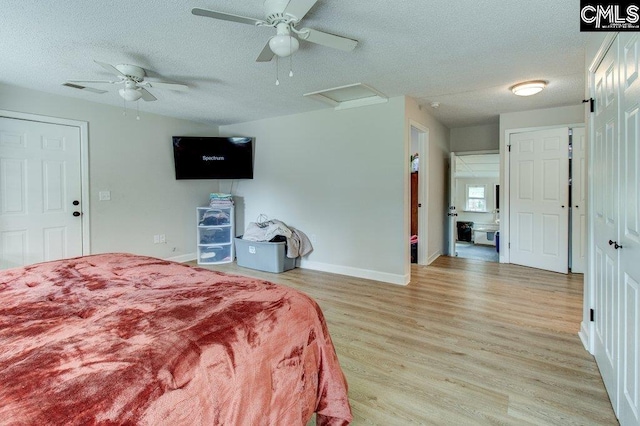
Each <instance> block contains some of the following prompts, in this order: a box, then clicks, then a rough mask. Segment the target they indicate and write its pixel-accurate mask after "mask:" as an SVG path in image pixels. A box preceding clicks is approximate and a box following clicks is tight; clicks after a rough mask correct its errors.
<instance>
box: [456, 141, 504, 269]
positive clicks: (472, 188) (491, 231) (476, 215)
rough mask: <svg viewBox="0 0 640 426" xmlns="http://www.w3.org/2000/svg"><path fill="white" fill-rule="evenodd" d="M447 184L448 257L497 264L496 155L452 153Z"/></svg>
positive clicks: (497, 162)
mask: <svg viewBox="0 0 640 426" xmlns="http://www.w3.org/2000/svg"><path fill="white" fill-rule="evenodd" d="M450 182H451V187H450V192H449V194H450V204H449V212H448V217H449V229H450V230H451V233H450V236H449V253H450V255H451V256H454V257H461V258H466V259H475V260H481V261H485V262H498V261H499V253H498V250H499V244H498V241H499V237H500V234H499V231H500V206H499V204H498V203H499V199H500V196H499V194H500V154H499V153H498V152H496V151H483V152H470V153H452V154H451V179H450Z"/></svg>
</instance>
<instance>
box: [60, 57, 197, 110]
mask: <svg viewBox="0 0 640 426" xmlns="http://www.w3.org/2000/svg"><path fill="white" fill-rule="evenodd" d="M94 62H95V63H96V64H98V65H100V66H101V67H102V68H104V69H105V70H107V71H109V72H110V73H111V74H114V75H115V76H116V77H118V79H117V80H67V82H68V83H90V84H122V85H124V87H123V88H122V89H120V90H119V91H118V92H119V93H120V96H122V98H123V99H124V100H125V101H129V102H133V101H137V100H138V99H140V98H142V100H144V101H147V102H150V101H155V100H156V99H157V98H156V97H155V96H153V95H152V94H151V92H149V91H148V90H147V89H170V90H178V91H185V90H187V89H189V87H187V86H185V85H184V84H176V83H166V82H162V81H147V80H145V79H144V77H145V76H146V75H147V73H146V72H145V70H144V68H141V67H139V66H136V65H128V64H120V65H115V66H114V65H110V64H106V63H104V62H99V61H94ZM91 91H93V92H98V93H104V91H100V90H95V89H94V90H91Z"/></svg>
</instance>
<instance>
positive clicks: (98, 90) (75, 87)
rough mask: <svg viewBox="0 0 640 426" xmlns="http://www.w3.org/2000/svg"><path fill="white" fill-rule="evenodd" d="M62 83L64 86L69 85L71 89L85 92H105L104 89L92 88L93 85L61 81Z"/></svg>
mask: <svg viewBox="0 0 640 426" xmlns="http://www.w3.org/2000/svg"><path fill="white" fill-rule="evenodd" d="M62 85H63V86H66V87H71V88H72V89H79V90H86V91H87V92H93V93H107V91H106V90H100V89H94V88H93V87H86V86H81V85H79V84H74V83H62Z"/></svg>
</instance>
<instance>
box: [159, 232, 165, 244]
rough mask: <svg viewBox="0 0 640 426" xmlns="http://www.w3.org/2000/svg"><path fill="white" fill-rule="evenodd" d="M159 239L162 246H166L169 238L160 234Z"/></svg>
mask: <svg viewBox="0 0 640 426" xmlns="http://www.w3.org/2000/svg"><path fill="white" fill-rule="evenodd" d="M159 239H160V244H166V242H167V236H166V235H165V234H160V235H159Z"/></svg>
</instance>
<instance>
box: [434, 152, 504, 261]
mask: <svg viewBox="0 0 640 426" xmlns="http://www.w3.org/2000/svg"><path fill="white" fill-rule="evenodd" d="M483 154H498V155H500V150H497V149H487V150H482V151H455V152H451V153H449V205H448V207H447V212H446V213H445V215H446V217H445V220H446V221H447V225H448V227H449V244H448V245H449V253H448V255H449V256H450V257H456V240H457V231H458V230H457V226H456V222H457V220H458V219H457V216H449V213H451V207H452V206H454V203H455V204H458V200H456V192H457V189H456V188H457V186H456V185H457V184H456V180H455V179H456V178H455V159H456V157H465V156H470V155H483ZM499 161H500V160H499ZM500 175H501V173H500V171H498V182H500V179H501V177H500ZM493 190H494V191H495V186H494V188H493ZM502 191H503V189H502V186H500V193H501V194H502ZM494 193H495V192H494ZM500 205H502V204H500ZM499 210H500V215H502V209H499ZM456 213H457V209H456ZM501 226H502V221H500V226H499V228H500V227H501ZM500 238H502V233H501V234H500Z"/></svg>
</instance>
